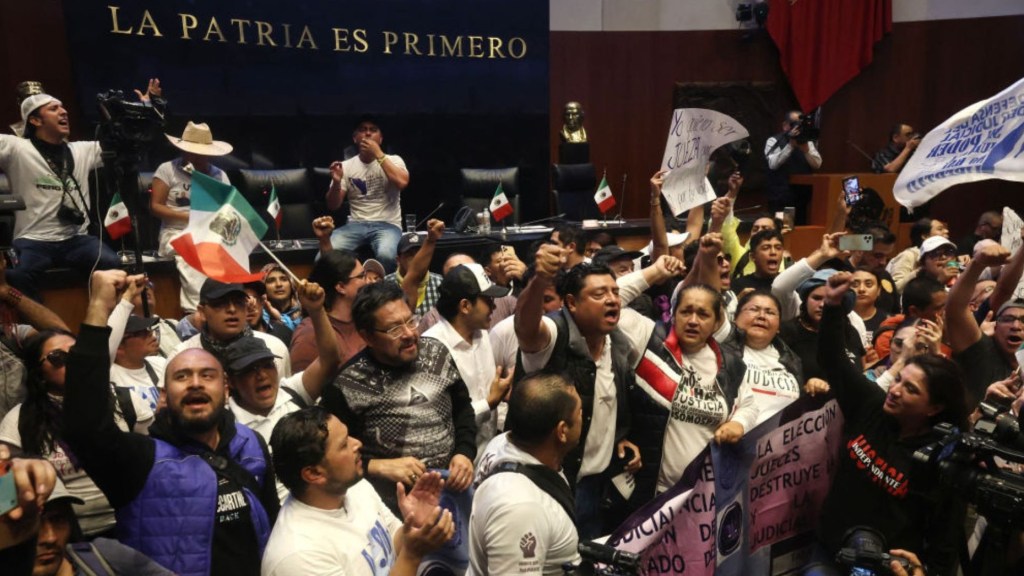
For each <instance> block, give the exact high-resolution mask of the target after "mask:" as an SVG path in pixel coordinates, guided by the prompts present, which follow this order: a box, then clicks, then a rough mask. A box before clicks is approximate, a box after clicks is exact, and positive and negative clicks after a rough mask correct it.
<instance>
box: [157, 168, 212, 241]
mask: <svg viewBox="0 0 1024 576" xmlns="http://www.w3.org/2000/svg"><path fill="white" fill-rule="evenodd" d="M183 164H185V160H184V159H183V158H176V159H174V160H171V161H169V162H164V163H163V164H161V165H160V166H158V167H157V169H156V172H154V173H153V179H154V180H157V179H159V180H162V181H163V182H164V184H167V187H168V188H169V190H168V192H167V207H168V208H170V209H171V210H174V211H176V212H188V211H189V208H190V206H191V205H190V201H191V198H192V175H191V174H189V173H188V172H186V171H185V170H184V169H182V165H183ZM207 176H209V177H210V178H213V179H214V180H219V181H221V182H223V183H225V184H230V183H231V182H230V181H229V180H228V176H227V174H225V173H224V171H223V170H221V169H220V168H217V167H216V166H213V165H211V166H210V173H209V174H207ZM185 225H186V223H185V222H178V221H175V220H171V221H162V222H161V223H160V255H161V256H167V255H169V254H170V253H171V252H173V250H174V249H173V248H171V247H170V244H168V242H170V240H171V238H173V237H174V236H176V235H177V234H178V233H179V232H181V231H182V230H184V229H185Z"/></svg>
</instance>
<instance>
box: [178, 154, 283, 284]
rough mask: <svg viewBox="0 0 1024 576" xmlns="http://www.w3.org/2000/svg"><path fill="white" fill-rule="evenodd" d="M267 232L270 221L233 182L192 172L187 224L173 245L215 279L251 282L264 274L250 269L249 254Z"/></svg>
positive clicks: (201, 270)
mask: <svg viewBox="0 0 1024 576" xmlns="http://www.w3.org/2000/svg"><path fill="white" fill-rule="evenodd" d="M266 233H267V223H266V222H264V221H263V218H261V217H260V216H259V214H257V212H256V210H254V209H253V207H252V206H251V205H250V204H249V202H248V201H246V199H245V198H244V197H243V196H242V194H241V193H240V192H239V191H238V190H237V189H235V187H234V186H232V185H230V184H224V183H223V182H219V181H217V180H214V179H213V178H210V177H209V176H206V175H205V174H201V173H199V172H193V173H192V206H191V210H190V212H189V216H188V227H186V228H185V230H184V231H183V232H182V233H181V234H179V235H178V236H176V237H174V238H173V239H172V240H171V246H172V247H174V249H175V250H176V251H177V252H178V255H179V256H181V257H182V258H184V259H185V262H188V264H189V266H191V267H193V268H195V269H196V270H199V271H200V272H202V273H203V274H205V275H207V276H209V277H210V278H213V279H214V280H218V281H220V282H252V281H255V280H259V279H261V278H262V275H261V274H260V273H258V272H257V273H251V272H249V254H251V253H252V251H253V249H254V248H255V247H256V246H257V245H258V244H259V241H260V238H262V237H263V235H264V234H266Z"/></svg>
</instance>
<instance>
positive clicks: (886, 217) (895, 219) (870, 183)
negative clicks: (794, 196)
mask: <svg viewBox="0 0 1024 576" xmlns="http://www.w3.org/2000/svg"><path fill="white" fill-rule="evenodd" d="M850 176H856V177H857V178H858V179H859V180H860V187H861V188H872V189H874V191H875V192H878V195H879V196H881V197H882V201H883V202H885V212H883V213H882V222H883V223H885V224H886V225H887V226H889V229H890V230H892V231H893V232H896V230H897V227H898V225H899V222H900V205H899V204H898V203H897V202H896V198H894V197H893V195H892V186H893V184H895V183H896V174H875V173H873V172H861V173H852V174H851V173H846V174H800V175H796V176H790V178H789V182H790V183H791V184H802V185H804V186H810V187H811V205H810V206H809V207H808V210H807V215H808V216H807V217H808V220H809V222H808V224H811V225H817V226H826V227H827V226H828V225H829V223H830V222H832V220H833V219H834V218H835V216H836V210H839V195H840V194H842V193H843V179H844V178H848V177H850Z"/></svg>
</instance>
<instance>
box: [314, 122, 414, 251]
mask: <svg viewBox="0 0 1024 576" xmlns="http://www.w3.org/2000/svg"><path fill="white" fill-rule="evenodd" d="M352 142H353V143H354V144H355V145H356V146H357V147H358V149H359V153H358V155H356V156H353V157H352V158H349V159H348V160H345V161H344V162H342V161H340V160H338V161H335V162H332V163H331V166H330V170H331V187H330V188H328V190H327V209H328V210H331V211H334V210H337V209H338V208H340V207H341V204H342V202H344V201H345V199H348V203H349V208H350V210H351V211H350V213H349V217H348V224H346V225H345V226H342V227H340V228H337V229H335V230H334V233H333V235H332V236H331V244H333V245H334V247H335V248H337V249H339V250H353V251H354V250H357V249H358V248H359V247H360V246H364V245H367V244H368V245H370V246H372V247H373V253H374V255H375V257H376V258H377V259H378V260H380V261H381V263H383V264H384V268H385V269H386V270H388V271H391V270H394V269H395V254H396V249H397V248H398V241H399V238H400V237H401V234H402V206H401V203H400V198H399V195H400V194H401V192H402V190H404V189H405V187H406V186H408V185H409V170H408V169H407V168H406V167H405V161H404V160H402V158H401V157H400V156H398V155H396V154H385V153H384V151H383V150H381V147H380V145H381V144H382V143H383V142H384V136H383V133H382V132H381V130H380V126H379V124H378V123H377V120H376V119H374V118H370V117H364V118H361V119H360V121H359V124H358V125H356V127H355V130H353V131H352Z"/></svg>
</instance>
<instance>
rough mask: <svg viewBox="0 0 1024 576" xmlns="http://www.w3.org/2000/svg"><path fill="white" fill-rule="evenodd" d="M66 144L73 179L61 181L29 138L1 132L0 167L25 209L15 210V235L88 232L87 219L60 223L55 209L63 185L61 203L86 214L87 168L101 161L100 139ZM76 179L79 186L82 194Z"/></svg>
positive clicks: (42, 237)
mask: <svg viewBox="0 0 1024 576" xmlns="http://www.w3.org/2000/svg"><path fill="white" fill-rule="evenodd" d="M68 148H69V149H70V151H71V157H72V158H73V159H74V163H75V169H74V171H72V173H71V175H73V176H74V179H72V178H70V177H69V178H67V179H66V180H67V181H66V182H65V183H64V184H63V185H62V184H61V180H60V177H59V176H58V175H57V173H56V172H54V171H53V170H52V169H51V168H50V166H49V164H47V163H46V160H45V159H44V158H43V156H42V154H40V153H39V151H38V150H36V147H35V146H34V145H33V144H32V142H31V141H30V140H29V139H28V138H19V137H17V136H11V135H7V134H0V171H3V172H4V173H5V174H7V177H8V178H9V179H10V182H11V194H12V195H14V197H15V198H20V199H21V200H23V201H24V202H25V209H24V210H20V211H18V212H15V216H14V238H26V239H29V240H38V241H42V242H57V241H60V240H67V239H68V238H71V237H73V236H78V235H81V234H87V233H88V219H87V220H86V221H85V222H83V223H82V224H81V225H80V226H75V225H74V224H63V223H61V221H60V220H59V219H58V218H57V210H58V209H59V208H60V206H61V202H62V199H63V198H64V188H65V187H66V188H67V190H68V194H67V199H66V200H63V201H64V203H65V204H67V205H68V206H69V207H71V206H74V207H75V208H77V209H78V210H80V211H82V212H83V213H84V214H86V216H89V215H90V214H91V212H92V211H91V210H90V208H91V206H92V200H91V199H90V198H89V172H91V171H92V170H93V169H95V168H97V167H99V166H100V165H101V164H102V163H103V162H102V158H101V157H100V154H101V153H102V150H101V149H100V143H99V142H71V143H69V144H68ZM76 182H77V184H78V186H79V187H81V197H79V190H78V188H77V187H76V185H75V183H76ZM83 199H84V200H85V206H84V207H83V206H82V200H83Z"/></svg>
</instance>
